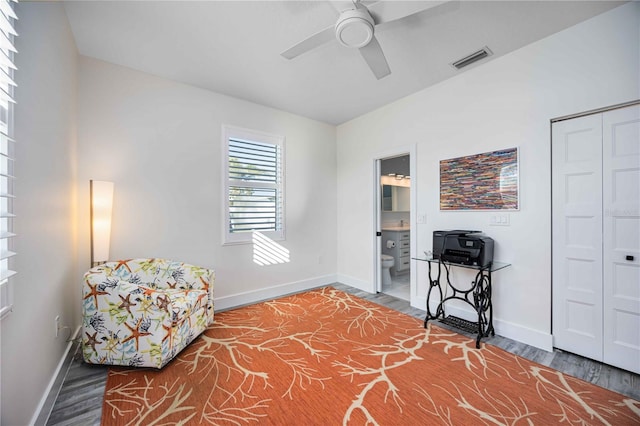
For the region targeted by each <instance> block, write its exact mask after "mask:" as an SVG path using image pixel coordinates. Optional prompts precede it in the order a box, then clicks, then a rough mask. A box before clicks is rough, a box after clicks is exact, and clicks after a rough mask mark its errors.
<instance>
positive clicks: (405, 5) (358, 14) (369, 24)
mask: <svg viewBox="0 0 640 426" xmlns="http://www.w3.org/2000/svg"><path fill="white" fill-rule="evenodd" d="M331 3H332V4H333V5H334V6H335V8H336V10H337V11H338V12H339V16H338V20H337V21H336V23H335V24H334V25H332V26H330V27H327V28H325V29H324V30H322V31H320V32H318V33H316V34H314V35H312V36H310V37H308V38H306V39H305V40H302V41H301V42H300V43H297V44H296V45H294V46H293V47H291V48H289V49H287V50H285V51H284V52H282V53H281V55H282V56H284V57H285V58H287V59H293V58H295V57H297V56H299V55H301V54H303V53H305V52H308V51H310V50H313V49H315V48H316V47H319V46H321V45H323V44H325V43H328V42H330V41H333V40H334V39H337V40H338V42H339V43H340V44H342V45H343V46H345V47H350V48H353V49H358V50H359V51H360V54H361V55H362V58H363V59H364V60H365V62H366V63H367V65H369V68H371V71H373V74H374V75H375V76H376V78H377V79H378V80H380V79H381V78H383V77H386V76H387V75H389V74H391V70H390V69H389V64H388V63H387V59H386V58H385V56H384V52H383V51H382V47H380V43H378V40H377V39H376V36H375V28H376V26H378V25H380V24H384V23H387V22H391V21H395V20H398V19H402V18H405V17H407V16H410V15H414V14H416V13H419V12H422V11H423V10H427V9H431V8H433V7H436V6H439V5H441V4H443V3H447V2H446V1H429V2H415V1H400V2H396V1H379V2H376V3H373V4H371V5H369V6H365V5H364V4H362V2H361V1H360V0H352V1H333V2H331Z"/></svg>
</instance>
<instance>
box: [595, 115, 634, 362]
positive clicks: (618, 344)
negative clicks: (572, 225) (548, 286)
mask: <svg viewBox="0 0 640 426" xmlns="http://www.w3.org/2000/svg"><path fill="white" fill-rule="evenodd" d="M602 142H603V145H602V147H603V159H602V160H603V209H604V218H603V235H604V251H603V256H604V257H603V272H604V286H603V297H604V300H603V302H604V304H603V306H604V330H603V331H604V357H603V360H604V362H606V363H607V364H611V365H615V366H617V367H621V368H624V369H626V370H630V371H633V372H635V373H640V106H635V107H630V108H624V109H619V110H615V111H610V112H607V113H605V114H604V115H603V140H602Z"/></svg>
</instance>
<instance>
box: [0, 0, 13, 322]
mask: <svg viewBox="0 0 640 426" xmlns="http://www.w3.org/2000/svg"><path fill="white" fill-rule="evenodd" d="M9 3H10V2H9V0H0V318H3V317H4V316H5V315H7V314H8V313H9V312H11V308H12V305H13V297H12V294H11V288H10V284H9V278H10V277H11V276H12V275H14V274H15V272H14V271H12V270H11V263H10V259H11V257H12V256H14V255H15V253H14V252H13V251H12V250H11V248H12V245H13V244H12V243H11V238H12V237H13V236H14V234H13V232H12V231H13V180H14V172H13V158H14V141H13V139H12V138H11V135H12V134H13V102H14V100H13V88H14V87H15V85H16V84H15V83H14V81H13V71H14V70H15V69H16V67H15V66H14V65H13V54H14V53H15V52H16V49H15V48H14V47H13V38H14V37H15V36H17V34H16V32H15V30H14V29H13V25H12V22H13V20H15V19H17V17H16V15H15V13H14V12H13V9H12V8H11V5H10V4H9Z"/></svg>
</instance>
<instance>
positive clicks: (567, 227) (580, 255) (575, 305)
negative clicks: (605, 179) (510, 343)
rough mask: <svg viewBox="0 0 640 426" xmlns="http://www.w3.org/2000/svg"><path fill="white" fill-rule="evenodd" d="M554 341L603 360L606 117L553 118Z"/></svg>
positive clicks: (576, 351) (573, 350)
mask: <svg viewBox="0 0 640 426" xmlns="http://www.w3.org/2000/svg"><path fill="white" fill-rule="evenodd" d="M552 131H553V134H552V182H553V183H552V203H553V214H552V227H553V242H552V250H553V251H552V253H553V259H552V260H553V274H552V278H553V339H554V346H556V347H558V348H561V349H565V350H567V351H570V352H575V353H578V354H581V355H584V356H587V357H589V358H593V359H596V360H599V361H601V360H602V351H603V349H602V347H603V346H602V343H603V340H602V118H601V116H600V115H595V116H587V117H581V118H576V119H573V120H567V121H561V122H558V123H554V124H553V130H552Z"/></svg>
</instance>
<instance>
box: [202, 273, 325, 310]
mask: <svg viewBox="0 0 640 426" xmlns="http://www.w3.org/2000/svg"><path fill="white" fill-rule="evenodd" d="M336 281H337V280H336V276H335V275H333V274H331V275H324V276H321V277H316V278H310V279H308V280H302V281H296V282H292V283H286V284H280V285H276V286H272V287H267V288H262V289H260V290H254V291H247V292H243V293H236V294H232V295H229V296H222V297H214V301H215V307H216V310H225V309H231V308H237V307H239V306H244V305H248V304H251V303H257V302H261V301H263V300H269V299H273V298H276V297H281V296H284V295H287V294H292V293H299V292H301V291H305V290H311V289H313V288H317V287H322V286H326V285H330V284H333V283H335V282H336Z"/></svg>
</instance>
